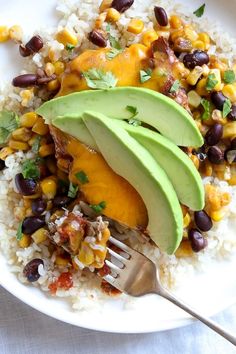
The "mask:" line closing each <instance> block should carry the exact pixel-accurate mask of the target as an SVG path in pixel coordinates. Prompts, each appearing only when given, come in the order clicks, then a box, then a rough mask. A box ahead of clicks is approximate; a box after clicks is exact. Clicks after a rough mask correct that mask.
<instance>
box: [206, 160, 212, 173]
mask: <svg viewBox="0 0 236 354" xmlns="http://www.w3.org/2000/svg"><path fill="white" fill-rule="evenodd" d="M212 173H213V168H212V165H211V163H210V162H208V161H206V162H205V174H206V176H207V177H211V176H212Z"/></svg>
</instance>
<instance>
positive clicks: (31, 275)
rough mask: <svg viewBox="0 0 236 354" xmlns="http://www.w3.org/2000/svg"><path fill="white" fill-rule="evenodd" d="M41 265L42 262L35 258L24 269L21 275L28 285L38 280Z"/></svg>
mask: <svg viewBox="0 0 236 354" xmlns="http://www.w3.org/2000/svg"><path fill="white" fill-rule="evenodd" d="M41 264H42V265H43V266H44V262H43V260H42V259H40V258H35V259H33V260H32V261H30V262H29V263H28V264H26V266H25V267H24V270H23V274H24V276H25V277H26V278H27V280H28V281H29V282H30V283H33V282H35V281H37V280H38V279H39V278H40V274H39V271H38V269H39V266H40V265H41Z"/></svg>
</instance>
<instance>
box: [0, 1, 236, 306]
mask: <svg viewBox="0 0 236 354" xmlns="http://www.w3.org/2000/svg"><path fill="white" fill-rule="evenodd" d="M159 5H160V6H159ZM162 5H163V6H162ZM204 8H205V7H201V8H199V9H198V10H196V9H193V10H192V12H191V13H189V14H188V12H187V9H186V8H183V10H180V9H179V8H178V7H176V6H175V5H173V4H171V3H170V2H169V1H167V0H165V1H164V0H163V1H161V2H160V4H158V6H157V4H156V2H155V1H153V0H148V1H147V2H143V1H140V0H134V1H133V0H132V1H128V0H127V1H121V0H113V1H107V0H104V1H99V0H94V1H92V2H91V1H89V0H87V1H80V0H78V1H76V2H75V4H74V5H73V7H71V6H70V5H69V4H67V3H66V2H60V3H59V4H58V6H57V11H58V12H59V13H60V14H61V17H62V18H61V21H60V23H59V25H58V28H57V29H56V30H54V31H51V30H50V31H47V30H45V31H39V32H37V33H35V34H34V35H32V36H31V37H28V38H27V37H25V35H24V33H23V31H22V29H21V27H20V26H18V25H15V26H12V27H11V28H8V27H6V26H2V27H1V28H0V42H3V44H1V45H5V44H4V43H5V42H6V41H14V43H15V45H16V48H17V50H19V53H18V55H19V56H21V57H22V60H24V62H25V67H24V68H23V70H22V72H19V75H18V76H16V77H14V78H13V80H12V85H10V87H8V88H7V87H6V89H5V90H4V91H3V92H2V93H1V95H0V109H1V111H0V144H1V148H0V170H1V172H0V210H1V213H0V249H1V252H2V253H3V254H4V255H5V257H6V259H7V260H8V262H9V264H10V268H11V270H12V271H13V272H15V273H16V275H17V277H18V278H19V280H20V281H21V282H23V283H25V284H28V283H32V284H33V285H34V286H37V287H39V288H41V289H42V290H43V291H45V292H47V293H48V294H50V295H52V296H58V297H65V298H67V299H68V300H69V301H70V302H71V303H72V306H73V308H74V309H82V308H86V307H89V306H91V304H92V303H96V304H97V303H98V300H101V301H102V300H104V301H106V300H107V297H108V296H111V295H113V296H114V295H116V296H118V295H119V297H122V298H123V299H125V298H126V297H125V295H124V294H120V292H119V291H117V290H116V289H114V288H113V287H112V286H110V285H109V284H108V283H106V282H105V281H104V280H103V279H102V277H103V276H104V275H106V274H108V273H109V272H110V271H111V270H110V269H109V268H108V267H107V266H106V264H105V259H106V258H107V257H109V256H108V254H107V246H108V245H109V247H113V246H112V245H111V244H110V243H109V238H110V236H111V235H112V236H114V237H117V238H118V239H121V240H122V241H123V242H126V243H127V244H128V245H129V246H131V247H133V248H135V249H136V250H138V251H140V252H142V253H144V254H145V255H147V256H148V257H149V258H150V259H152V261H153V262H154V263H155V264H156V265H157V266H158V268H159V269H160V277H161V281H162V282H163V284H164V285H165V286H167V287H173V286H177V285H178V284H181V283H184V281H187V280H188V279H189V278H190V277H191V276H194V275H195V273H196V272H200V271H202V270H203V269H205V268H206V270H207V265H208V263H210V262H211V260H212V259H218V260H219V261H221V259H224V258H227V257H228V256H235V249H236V239H235V236H234V230H235V227H236V209H235V200H236V197H235V195H236V194H235V190H236V187H235V186H236V169H235V163H236V125H235V123H236V122H235V120H236V64H235V63H236V59H235V58H236V52H235V49H233V42H231V40H230V39H229V38H228V37H227V36H226V37H225V36H224V35H223V34H222V32H219V33H218V32H217V31H215V27H214V29H213V30H212V27H211V24H210V23H208V22H207V20H206V18H205V17H203V18H202V16H203V15H204V14H203V12H204ZM194 10H196V11H194ZM1 29H2V30H1ZM222 36H223V38H224V39H223V40H222ZM115 251H116V252H117V251H118V250H117V249H115ZM126 299H128V297H127V298H126ZM95 300H97V301H95Z"/></svg>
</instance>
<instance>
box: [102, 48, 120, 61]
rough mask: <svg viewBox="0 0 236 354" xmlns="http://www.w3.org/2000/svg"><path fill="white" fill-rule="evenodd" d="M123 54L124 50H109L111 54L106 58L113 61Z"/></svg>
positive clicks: (107, 54)
mask: <svg viewBox="0 0 236 354" xmlns="http://www.w3.org/2000/svg"><path fill="white" fill-rule="evenodd" d="M122 52H123V49H116V48H111V50H109V52H107V53H106V58H107V59H108V60H112V59H113V58H115V57H116V56H117V55H119V54H120V53H122Z"/></svg>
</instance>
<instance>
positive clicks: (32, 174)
mask: <svg viewBox="0 0 236 354" xmlns="http://www.w3.org/2000/svg"><path fill="white" fill-rule="evenodd" d="M22 174H23V177H24V178H33V179H37V178H39V177H40V170H39V166H38V164H37V162H36V160H26V161H25V162H23V165H22Z"/></svg>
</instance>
